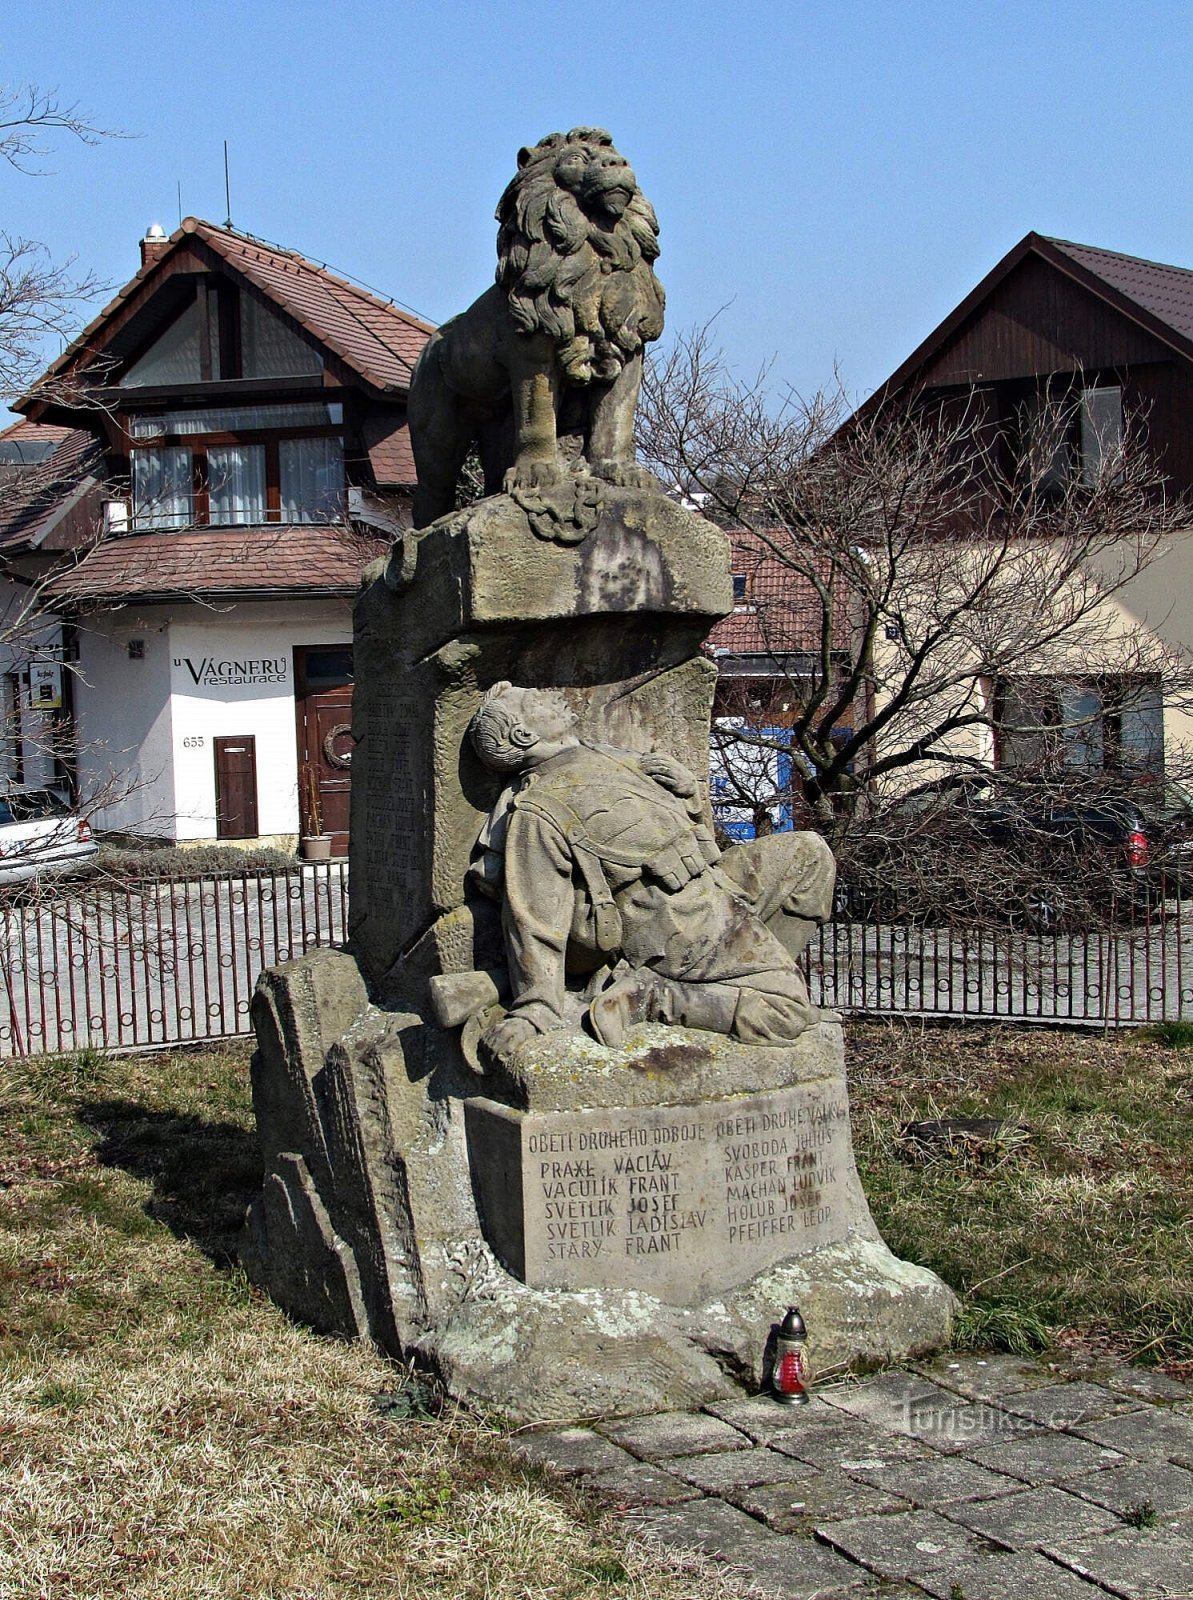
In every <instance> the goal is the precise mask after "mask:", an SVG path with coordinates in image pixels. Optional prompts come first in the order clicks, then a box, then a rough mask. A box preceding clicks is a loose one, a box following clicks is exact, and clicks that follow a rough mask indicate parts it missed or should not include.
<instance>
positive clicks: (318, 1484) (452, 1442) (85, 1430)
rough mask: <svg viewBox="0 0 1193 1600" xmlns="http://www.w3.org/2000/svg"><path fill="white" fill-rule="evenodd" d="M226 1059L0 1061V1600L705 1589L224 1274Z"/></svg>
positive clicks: (239, 1115) (235, 1187) (230, 1077)
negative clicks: (420, 1410) (422, 1411)
mask: <svg viewBox="0 0 1193 1600" xmlns="http://www.w3.org/2000/svg"><path fill="white" fill-rule="evenodd" d="M247 1078H248V1049H247V1047H244V1048H238V1049H237V1050H236V1051H235V1053H227V1054H216V1053H212V1052H194V1053H189V1054H177V1055H168V1056H167V1055H152V1056H139V1057H126V1058H123V1059H118V1060H111V1061H105V1060H102V1059H99V1058H96V1057H92V1056H89V1055H83V1056H79V1057H75V1058H66V1059H60V1060H53V1059H47V1058H43V1059H41V1060H38V1061H35V1062H31V1063H28V1064H24V1063H0V1484H2V1485H3V1487H0V1597H2V1600H15V1597H18V1596H19V1597H21V1600H25V1597H30V1600H32V1597H34V1596H37V1597H39V1600H40V1597H55V1600H57V1597H60V1596H61V1597H70V1600H93V1597H94V1600H100V1597H101V1596H102V1597H103V1600H115V1597H131V1596H143V1597H145V1600H192V1597H195V1600H198V1597H211V1600H215V1597H217V1596H218V1597H219V1600H229V1597H232V1596H235V1597H238V1600H239V1597H246V1600H247V1597H254V1600H257V1597H259V1600H266V1597H268V1600H341V1597H343V1596H347V1595H357V1594H359V1595H366V1594H367V1595H368V1596H370V1600H372V1597H377V1600H391V1597H393V1600H407V1597H410V1600H414V1597H417V1600H427V1597H430V1596H432V1595H434V1596H436V1597H442V1600H474V1597H475V1600H481V1597H484V1600H506V1597H509V1600H514V1597H517V1600H537V1597H540V1596H541V1597H544V1600H545V1597H546V1596H560V1597H563V1600H573V1597H578V1596H585V1597H592V1600H599V1597H600V1596H602V1595H616V1596H618V1597H621V1596H629V1597H634V1596H642V1597H646V1596H650V1597H652V1600H653V1597H658V1600H688V1597H706V1596H707V1597H709V1600H716V1597H728V1596H729V1595H731V1594H732V1592H733V1591H732V1589H731V1587H730V1586H729V1585H727V1584H726V1583H725V1582H724V1581H723V1580H722V1579H720V1578H719V1577H717V1576H715V1575H713V1574H712V1573H711V1572H704V1571H697V1570H693V1569H692V1568H691V1567H688V1568H686V1569H685V1568H683V1567H682V1566H681V1565H680V1564H679V1563H668V1561H667V1560H665V1559H664V1558H662V1557H661V1556H659V1555H658V1554H657V1553H654V1552H649V1553H646V1552H643V1551H642V1550H641V1549H637V1550H636V1549H634V1548H633V1547H632V1544H631V1541H630V1539H629V1537H628V1536H627V1534H626V1532H625V1531H624V1530H623V1529H622V1528H620V1527H619V1526H617V1525H616V1524H615V1523H614V1522H613V1521H612V1519H609V1518H602V1517H601V1516H600V1515H598V1514H596V1513H594V1511H593V1510H592V1508H591V1506H590V1505H589V1504H588V1503H587V1502H586V1501H585V1500H584V1499H583V1498H582V1497H581V1496H580V1495H579V1493H573V1492H572V1491H571V1490H570V1489H569V1488H568V1486H567V1485H561V1484H557V1483H553V1482H551V1481H549V1480H548V1479H547V1478H546V1477H545V1476H544V1475H543V1474H542V1473H540V1472H538V1471H537V1470H536V1469H534V1468H530V1467H524V1466H521V1465H519V1464H518V1463H517V1462H515V1461H514V1460H513V1458H512V1456H511V1454H510V1451H509V1449H508V1446H507V1444H506V1441H505V1439H504V1437H503V1436H502V1434H501V1433H500V1432H499V1431H498V1430H497V1429H496V1428H493V1427H490V1426H486V1425H485V1423H484V1422H483V1421H478V1420H477V1419H474V1418H469V1417H468V1416H466V1415H465V1414H463V1413H461V1412H457V1411H454V1410H449V1411H448V1412H447V1413H445V1414H444V1415H443V1416H441V1417H431V1416H426V1415H423V1416H420V1415H417V1414H416V1415H414V1416H403V1415H402V1414H401V1413H402V1411H403V1410H404V1409H408V1408H409V1407H410V1406H411V1405H412V1404H413V1406H414V1408H415V1410H416V1411H417V1406H418V1402H419V1399H420V1396H421V1393H422V1392H424V1391H420V1389H419V1388H418V1387H414V1388H411V1387H410V1386H406V1387H403V1374H402V1372H401V1371H400V1370H398V1369H395V1368H394V1367H393V1366H392V1365H390V1364H388V1363H386V1362H384V1361H382V1360H381V1359H380V1358H379V1357H378V1356H376V1355H374V1354H373V1353H371V1352H370V1351H368V1350H366V1349H363V1348H361V1347H359V1346H351V1345H346V1344H341V1343H338V1342H336V1341H334V1340H330V1339H320V1338H317V1337H316V1336H314V1335H312V1334H310V1333H307V1332H305V1331H304V1330H302V1329H300V1328H297V1327H294V1326H291V1325H290V1324H289V1323H288V1322H287V1321H286V1319H285V1318H284V1317H283V1316H282V1315H281V1313H280V1312H278V1311H277V1310H276V1308H275V1307H274V1306H272V1305H271V1304H270V1303H269V1302H268V1301H266V1300H264V1299H263V1298H262V1297H261V1296H259V1295H258V1294H256V1293H255V1292H254V1291H253V1290H251V1289H250V1288H249V1286H248V1284H247V1283H246V1282H245V1280H244V1278H243V1276H242V1275H241V1274H240V1272H239V1271H238V1269H237V1268H236V1266H235V1260H234V1250H235V1241H236V1235H237V1232H238V1230H239V1227H240V1222H241V1219H242V1217H243V1215H244V1208H245V1206H246V1204H247V1202H248V1199H249V1197H250V1195H251V1194H252V1192H253V1191H254V1190H255V1188H256V1187H257V1186H258V1185H259V1182H260V1175H259V1171H258V1161H257V1151H256V1142H255V1139H254V1138H253V1136H252V1133H251V1131H250V1130H251V1127H252V1113H251V1107H250V1103H249V1097H248V1089H247Z"/></svg>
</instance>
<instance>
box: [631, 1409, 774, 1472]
mask: <svg viewBox="0 0 1193 1600" xmlns="http://www.w3.org/2000/svg"><path fill="white" fill-rule="evenodd" d="M601 1432H602V1433H604V1434H606V1435H607V1436H608V1437H609V1438H610V1439H612V1440H613V1442H614V1444H618V1445H620V1446H621V1447H622V1449H623V1450H628V1451H629V1452H630V1453H631V1454H632V1455H635V1456H638V1457H639V1458H640V1459H641V1460H644V1461H664V1460H666V1459H667V1458H668V1457H670V1456H690V1455H698V1454H703V1453H704V1452H712V1451H718V1452H721V1451H726V1450H748V1449H749V1448H750V1441H749V1439H747V1438H746V1436H745V1434H744V1433H742V1432H740V1430H739V1429H737V1428H734V1427H732V1426H731V1425H730V1424H729V1423H728V1422H722V1421H721V1420H720V1419H719V1418H718V1417H710V1416H705V1415H703V1414H702V1413H700V1412H698V1411H697V1412H687V1411H668V1412H663V1413H661V1414H659V1415H656V1416H650V1417H630V1418H629V1419H628V1420H627V1421H625V1422H611V1423H604V1424H603V1425H602V1427H601Z"/></svg>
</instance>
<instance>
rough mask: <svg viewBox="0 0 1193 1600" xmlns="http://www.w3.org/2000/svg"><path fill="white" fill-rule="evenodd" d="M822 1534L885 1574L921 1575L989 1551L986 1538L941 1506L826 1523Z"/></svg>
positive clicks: (820, 1527) (818, 1531) (835, 1546)
mask: <svg viewBox="0 0 1193 1600" xmlns="http://www.w3.org/2000/svg"><path fill="white" fill-rule="evenodd" d="M816 1534H817V1537H818V1538H820V1539H823V1540H825V1541H826V1542H827V1543H828V1544H830V1545H832V1547H833V1549H834V1550H838V1551H840V1552H841V1553H842V1554H843V1555H847V1556H850V1557H851V1558H852V1559H853V1560H854V1561H858V1562H860V1563H861V1564H862V1565H863V1566H865V1567H868V1568H869V1570H870V1571H871V1572H875V1573H877V1574H878V1576H879V1577H880V1578H916V1579H918V1578H919V1576H920V1575H921V1574H922V1573H925V1572H940V1571H942V1570H951V1569H952V1568H954V1567H956V1566H959V1565H961V1564H962V1563H963V1562H966V1561H972V1560H974V1559H975V1558H976V1557H977V1556H979V1555H982V1554H984V1553H985V1552H986V1549H987V1546H986V1544H985V1542H984V1541H983V1540H982V1539H981V1538H980V1537H979V1536H978V1535H977V1534H973V1533H970V1532H969V1531H968V1530H967V1529H965V1528H962V1527H959V1526H958V1525H957V1524H956V1523H955V1522H949V1521H948V1520H947V1519H946V1518H945V1517H942V1516H940V1515H939V1513H938V1512H935V1511H893V1512H891V1513H889V1514H888V1515H886V1516H878V1517H851V1518H848V1519H846V1520H845V1521H844V1522H823V1523H820V1524H819V1525H818V1526H817V1529H816Z"/></svg>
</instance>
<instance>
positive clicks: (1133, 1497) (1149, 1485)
mask: <svg viewBox="0 0 1193 1600" xmlns="http://www.w3.org/2000/svg"><path fill="white" fill-rule="evenodd" d="M1061 1487H1062V1488H1063V1489H1067V1490H1068V1491H1069V1493H1070V1494H1075V1495H1080V1496H1081V1498H1082V1499H1083V1500H1092V1501H1093V1502H1094V1504H1095V1505H1099V1506H1108V1507H1109V1508H1110V1509H1111V1510H1112V1511H1116V1512H1117V1513H1118V1515H1119V1516H1120V1517H1125V1516H1126V1515H1127V1514H1128V1513H1129V1512H1135V1513H1139V1512H1142V1511H1145V1510H1146V1509H1147V1508H1148V1507H1149V1506H1150V1507H1151V1509H1152V1510H1153V1511H1154V1512H1155V1514H1156V1515H1157V1516H1158V1517H1181V1516H1186V1515H1188V1514H1189V1513H1190V1512H1193V1472H1190V1471H1188V1469H1187V1468H1185V1467H1175V1466H1173V1465H1172V1464H1171V1463H1170V1462H1167V1461H1147V1462H1134V1461H1132V1462H1130V1463H1129V1464H1128V1465H1127V1466H1125V1467H1107V1468H1105V1470H1104V1471H1102V1472H1092V1473H1086V1474H1085V1475H1083V1476H1082V1477H1080V1478H1069V1479H1067V1480H1066V1482H1064V1483H1063V1484H1062V1485H1061Z"/></svg>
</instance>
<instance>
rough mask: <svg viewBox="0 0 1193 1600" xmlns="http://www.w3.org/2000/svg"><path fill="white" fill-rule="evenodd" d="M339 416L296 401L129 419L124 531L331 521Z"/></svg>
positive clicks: (340, 501) (339, 492)
mask: <svg viewBox="0 0 1193 1600" xmlns="http://www.w3.org/2000/svg"><path fill="white" fill-rule="evenodd" d="M343 415H344V412H343V407H342V406H341V405H339V404H335V403H331V404H329V403H328V402H326V401H304V402H301V403H298V404H289V405H287V404H275V405H263V406H201V407H196V408H194V409H188V410H185V411H183V410H177V411H163V412H156V413H144V414H141V415H138V416H134V417H131V418H130V419H129V421H128V431H129V436H130V442H131V446H132V449H131V458H132V480H133V529H134V531H136V532H144V531H146V530H148V529H161V528H185V527H193V526H200V527H202V526H204V525H209V526H211V527H217V528H227V527H251V526H253V525H256V524H261V523H271V522H274V523H276V522H332V521H336V520H337V519H338V518H339V517H340V516H341V515H342V514H343V507H344V498H345V496H344V451H343V441H342V439H341V436H340V433H339V431H338V430H339V428H340V426H341V425H342V423H343Z"/></svg>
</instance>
